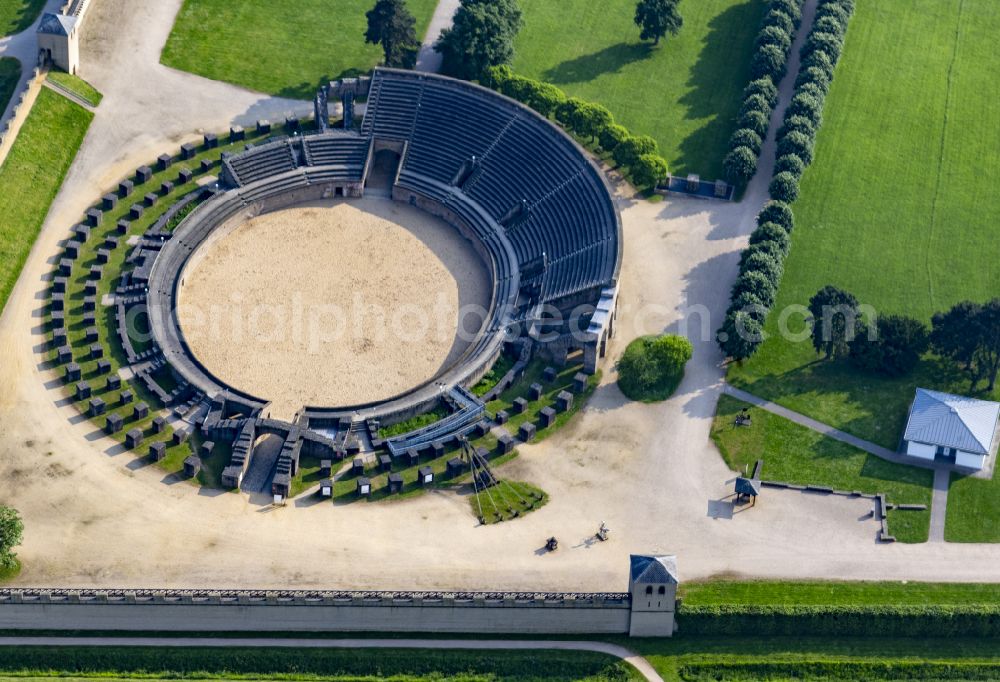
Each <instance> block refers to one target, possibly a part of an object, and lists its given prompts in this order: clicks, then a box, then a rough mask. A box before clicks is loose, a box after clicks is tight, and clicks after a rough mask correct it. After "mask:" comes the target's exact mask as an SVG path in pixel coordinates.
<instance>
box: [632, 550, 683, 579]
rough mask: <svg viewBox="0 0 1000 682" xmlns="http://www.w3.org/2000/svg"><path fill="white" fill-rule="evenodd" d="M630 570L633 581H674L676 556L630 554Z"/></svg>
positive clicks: (675, 577)
mask: <svg viewBox="0 0 1000 682" xmlns="http://www.w3.org/2000/svg"><path fill="white" fill-rule="evenodd" d="M629 559H630V561H631V565H632V570H631V572H630V574H631V576H632V582H635V583H676V582H677V557H675V556H648V555H645V554H632V555H631V556H630V557H629Z"/></svg>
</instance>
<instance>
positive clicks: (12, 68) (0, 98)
mask: <svg viewBox="0 0 1000 682" xmlns="http://www.w3.org/2000/svg"><path fill="white" fill-rule="evenodd" d="M20 78H21V62H19V61H17V60H16V59H14V58H13V57H0V114H2V113H3V111H4V110H5V109H6V108H7V103H8V102H10V98H11V96H12V95H13V94H14V89H15V88H16V87H17V81H18V80H19V79H20Z"/></svg>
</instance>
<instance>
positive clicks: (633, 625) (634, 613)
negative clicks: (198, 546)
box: [628, 554, 678, 637]
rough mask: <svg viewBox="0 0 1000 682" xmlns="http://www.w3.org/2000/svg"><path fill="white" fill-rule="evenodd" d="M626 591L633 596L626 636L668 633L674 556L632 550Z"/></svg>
mask: <svg viewBox="0 0 1000 682" xmlns="http://www.w3.org/2000/svg"><path fill="white" fill-rule="evenodd" d="M630 564H631V565H630V567H629V586H628V591H629V594H630V595H631V597H632V610H631V614H630V617H629V630H628V634H629V637H671V636H673V634H674V609H675V605H676V602H677V584H678V581H677V557H676V556H673V555H664V556H652V555H646V554H633V555H631V557H630Z"/></svg>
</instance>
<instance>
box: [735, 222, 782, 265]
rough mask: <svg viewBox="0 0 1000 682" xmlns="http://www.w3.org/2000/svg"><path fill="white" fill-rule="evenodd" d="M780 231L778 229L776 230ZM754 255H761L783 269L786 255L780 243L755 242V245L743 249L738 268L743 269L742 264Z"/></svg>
mask: <svg viewBox="0 0 1000 682" xmlns="http://www.w3.org/2000/svg"><path fill="white" fill-rule="evenodd" d="M778 229H779V230H780V229H781V228H780V227H779V228H778ZM755 253H763V254H766V255H768V256H770V257H771V258H773V259H774V260H776V261H777V262H778V265H780V266H781V267H782V269H784V267H785V266H784V263H785V256H787V255H788V252H787V250H786V247H785V246H784V245H782V244H781V243H780V242H774V241H764V242H757V243H756V244H751V245H750V246H748V247H747V248H745V249H743V253H741V254H740V268H741V269H742V268H743V264H744V263H745V262H746V261H747V259H749V258H750V256H751V255H753V254H755Z"/></svg>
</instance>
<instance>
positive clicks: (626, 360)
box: [618, 334, 694, 402]
mask: <svg viewBox="0 0 1000 682" xmlns="http://www.w3.org/2000/svg"><path fill="white" fill-rule="evenodd" d="M693 350H694V349H693V347H692V346H691V342H690V341H688V340H687V339H686V338H684V337H683V336H677V335H676V334H664V335H663V336H642V337H640V338H638V339H636V340H634V341H632V343H630V344H629V345H628V347H627V348H626V349H625V352H624V353H622V357H621V359H620V360H619V361H618V387H619V388H621V390H622V393H624V394H625V395H626V396H628V397H629V398H630V399H632V400H642V401H645V402H651V401H657V400H666V399H667V398H669V397H670V396H671V395H672V394H673V392H674V391H675V390H677V386H678V385H679V384H680V383H681V379H683V378H684V365H686V364H687V362H688V360H690V359H691V354H692V352H693Z"/></svg>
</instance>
